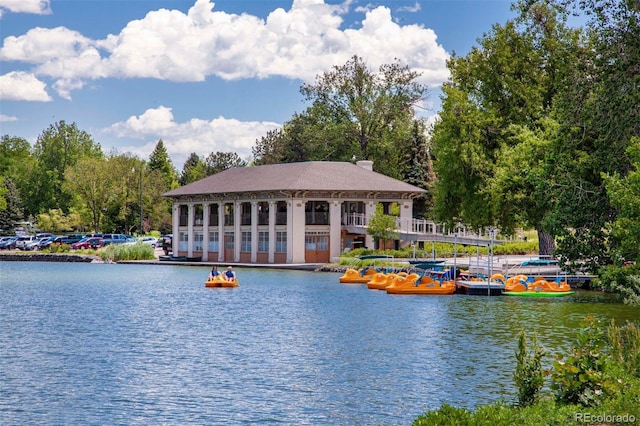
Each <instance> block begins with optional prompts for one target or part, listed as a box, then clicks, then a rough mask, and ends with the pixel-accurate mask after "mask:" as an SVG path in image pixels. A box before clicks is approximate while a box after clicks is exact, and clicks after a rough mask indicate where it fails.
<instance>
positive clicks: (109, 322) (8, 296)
mask: <svg viewBox="0 0 640 426" xmlns="http://www.w3.org/2000/svg"><path fill="white" fill-rule="evenodd" d="M207 273H208V268H204V267H186V266H168V265H162V266H144V265H102V264H55V263H28V262H24V263H23V262H0V423H2V424H78V423H82V424H159V423H163V424H185V423H190V424H223V423H234V424H242V423H261V424H262V423H271V424H275V423H282V424H410V423H411V421H412V420H413V419H414V418H415V417H417V416H418V415H420V414H422V413H423V412H424V411H426V410H428V409H433V408H436V407H439V406H440V405H441V404H443V403H449V404H452V405H456V406H464V407H467V408H473V407H474V406H476V405H478V404H484V403H489V402H493V401H496V400H498V399H500V398H504V399H508V400H512V399H513V397H514V395H515V388H514V386H513V384H512V379H511V374H512V371H513V366H514V364H515V361H514V350H515V347H516V343H517V333H518V331H519V330H521V329H522V328H523V327H524V328H526V329H528V330H531V331H532V332H533V331H535V332H537V333H538V336H539V340H540V341H541V343H542V345H543V346H545V347H546V348H547V349H548V350H549V351H550V352H552V353H556V352H558V351H561V350H564V349H566V348H567V347H568V346H569V345H570V344H571V343H572V341H573V338H574V336H575V331H576V328H577V326H578V325H579V323H580V322H581V321H582V319H583V318H584V316H585V315H587V314H593V315H595V316H597V317H598V318H601V319H608V318H610V317H615V318H616V320H617V321H618V322H621V321H624V320H627V319H629V320H631V319H638V318H640V309H638V308H631V307H626V306H624V305H620V304H617V303H614V301H612V299H611V298H609V297H606V296H602V295H599V294H593V293H592V294H589V293H582V294H579V295H577V296H576V297H573V298H569V299H544V300H543V299H538V300H536V299H519V298H508V297H492V298H487V297H478V296H475V297H474V296H463V295H454V296H390V295H387V294H386V293H384V292H380V291H374V290H368V289H367V288H366V286H363V285H344V284H339V283H338V276H339V274H329V273H312V272H291V271H270V270H250V269H238V275H239V277H240V283H241V285H240V287H238V288H235V289H210V288H205V287H204V279H205V278H206V275H207Z"/></svg>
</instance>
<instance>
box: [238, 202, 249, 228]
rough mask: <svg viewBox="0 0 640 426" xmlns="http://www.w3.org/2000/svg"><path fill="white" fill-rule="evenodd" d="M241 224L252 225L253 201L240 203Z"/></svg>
mask: <svg viewBox="0 0 640 426" xmlns="http://www.w3.org/2000/svg"><path fill="white" fill-rule="evenodd" d="M240 225H251V203H242V204H240Z"/></svg>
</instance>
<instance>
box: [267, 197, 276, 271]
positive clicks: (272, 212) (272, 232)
mask: <svg viewBox="0 0 640 426" xmlns="http://www.w3.org/2000/svg"><path fill="white" fill-rule="evenodd" d="M277 208H278V202H277V201H269V263H273V262H274V261H275V253H276V213H277Z"/></svg>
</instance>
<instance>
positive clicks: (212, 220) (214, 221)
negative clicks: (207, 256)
mask: <svg viewBox="0 0 640 426" xmlns="http://www.w3.org/2000/svg"><path fill="white" fill-rule="evenodd" d="M218 209H219V206H218V204H209V226H218ZM215 251H217V250H215Z"/></svg>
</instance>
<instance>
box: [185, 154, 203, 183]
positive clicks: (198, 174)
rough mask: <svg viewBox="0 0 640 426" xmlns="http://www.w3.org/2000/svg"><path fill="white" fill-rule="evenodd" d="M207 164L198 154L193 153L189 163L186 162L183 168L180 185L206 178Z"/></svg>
mask: <svg viewBox="0 0 640 426" xmlns="http://www.w3.org/2000/svg"><path fill="white" fill-rule="evenodd" d="M205 177H206V175H205V164H204V161H202V159H201V158H200V157H199V156H198V154H196V153H195V152H192V153H191V155H190V156H189V158H187V161H185V163H184V166H183V167H182V173H181V174H180V185H186V184H188V183H191V182H195V181H197V180H200V179H202V178H205Z"/></svg>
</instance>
